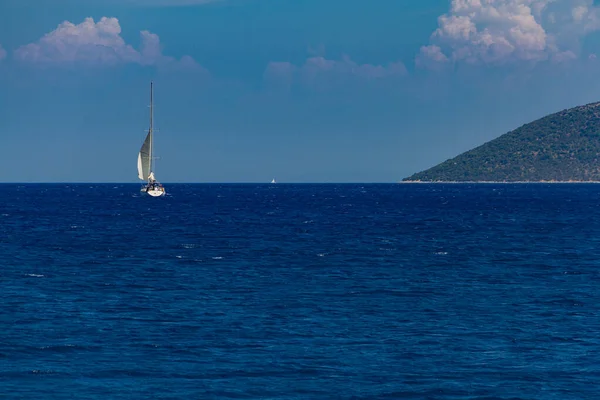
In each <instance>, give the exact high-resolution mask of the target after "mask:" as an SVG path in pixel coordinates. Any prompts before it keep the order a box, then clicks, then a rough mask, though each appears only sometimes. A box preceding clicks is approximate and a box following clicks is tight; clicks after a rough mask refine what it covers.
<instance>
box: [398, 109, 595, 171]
mask: <svg viewBox="0 0 600 400" xmlns="http://www.w3.org/2000/svg"><path fill="white" fill-rule="evenodd" d="M403 181H405V182H408V181H422V182H466V181H468V182H482V181H496V182H519V181H530V182H532V181H533V182H535V181H537V182H539V181H600V103H593V104H587V105H585V106H580V107H575V108H571V109H568V110H564V111H561V112H558V113H555V114H551V115H548V116H546V117H544V118H541V119H539V120H537V121H534V122H531V123H529V124H526V125H523V126H522V127H520V128H518V129H516V130H514V131H512V132H509V133H506V134H504V135H502V136H500V137H498V138H496V139H494V140H492V141H490V142H487V143H485V144H483V145H481V146H479V147H477V148H475V149H473V150H469V151H467V152H465V153H462V154H460V155H459V156H457V157H455V158H452V159H450V160H447V161H444V162H443V163H441V164H439V165H436V166H435V167H433V168H430V169H428V170H425V171H422V172H419V173H416V174H414V175H412V176H409V177H408V178H405V179H403Z"/></svg>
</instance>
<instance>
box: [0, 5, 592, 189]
mask: <svg viewBox="0 0 600 400" xmlns="http://www.w3.org/2000/svg"><path fill="white" fill-rule="evenodd" d="M49 3H52V4H51V5H50V4H49ZM0 46H1V49H0V144H1V146H0V155H1V157H0V181H12V182H14V181H20V182H28V181H29V182H31V181H33V182H45V181H79V182H82V181H86V182H103V181H105V182H106V181H108V182H136V179H137V176H136V170H135V166H136V157H137V151H138V149H139V146H140V145H141V142H142V140H143V138H144V130H145V129H147V125H148V108H147V105H148V89H149V88H148V86H149V81H150V80H151V79H152V80H154V82H155V95H156V113H155V117H156V127H157V128H158V129H159V132H158V133H157V135H156V148H157V152H158V155H159V156H160V160H158V162H157V177H158V178H159V180H161V181H163V182H165V183H168V182H268V181H270V180H271V179H272V178H273V177H275V178H277V180H278V181H280V182H396V181H399V180H401V179H402V178H403V177H405V176H408V175H410V174H412V173H414V172H418V171H420V170H422V169H425V168H428V167H431V166H433V165H435V164H437V163H439V162H442V161H444V160H446V159H447V158H450V157H453V156H455V155H457V154H459V153H461V152H463V151H465V150H468V149H470V148H472V147H475V146H478V145H480V144H483V143H484V142H486V141H488V140H491V139H493V138H495V137H497V136H499V135H501V134H503V133H506V132H507V131H509V130H511V129H514V128H516V127H518V126H520V125H522V124H523V123H526V122H529V121H531V120H534V119H536V118H539V117H542V116H544V115H545V114H548V113H551V112H555V111H559V110H561V109H564V108H567V107H572V106H575V105H579V104H584V103H588V102H592V101H598V100H600V79H598V77H599V72H600V60H598V58H597V56H596V54H599V55H600V7H599V6H598V5H596V4H595V3H594V1H592V0H554V1H550V0H495V1H483V0H481V1H479V0H452V1H449V0H419V1H416V0H374V1H372V2H364V1H355V0H347V1H341V0H220V1H212V2H211V1H208V2H207V1H197V0H196V1H194V0H54V1H52V2H48V1H45V0H5V1H2V2H0Z"/></svg>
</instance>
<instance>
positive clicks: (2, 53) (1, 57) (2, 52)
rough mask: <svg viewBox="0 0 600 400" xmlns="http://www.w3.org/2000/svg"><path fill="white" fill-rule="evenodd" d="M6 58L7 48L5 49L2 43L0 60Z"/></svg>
mask: <svg viewBox="0 0 600 400" xmlns="http://www.w3.org/2000/svg"><path fill="white" fill-rule="evenodd" d="M4 58H6V50H4V49H3V48H2V45H1V44H0V60H2V59H4Z"/></svg>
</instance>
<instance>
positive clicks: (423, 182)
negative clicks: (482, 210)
mask: <svg viewBox="0 0 600 400" xmlns="http://www.w3.org/2000/svg"><path fill="white" fill-rule="evenodd" d="M398 183H401V184H433V183H435V184H465V183H468V184H479V183H481V184H503V185H513V184H518V185H522V184H548V183H551V184H581V183H593V184H596V183H600V181H400V182H398Z"/></svg>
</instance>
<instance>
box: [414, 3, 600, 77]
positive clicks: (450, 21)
mask: <svg viewBox="0 0 600 400" xmlns="http://www.w3.org/2000/svg"><path fill="white" fill-rule="evenodd" d="M599 29H600V8H599V7H598V6H595V5H594V0H452V3H451V8H450V11H449V12H448V13H447V14H444V15H442V16H440V17H439V18H438V28H437V29H436V31H435V32H434V33H433V34H432V35H431V39H430V44H429V45H427V46H423V47H422V48H421V51H420V53H419V54H418V56H417V59H416V62H417V65H419V66H422V67H426V68H437V67H440V66H441V65H444V64H450V63H457V62H465V63H468V64H488V65H503V64H510V63H515V62H529V63H537V62H540V61H547V60H549V61H554V62H563V61H567V60H571V59H575V58H577V57H578V56H579V53H580V49H581V39H582V38H583V37H584V36H585V35H587V34H588V33H590V32H594V31H596V30H599Z"/></svg>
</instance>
